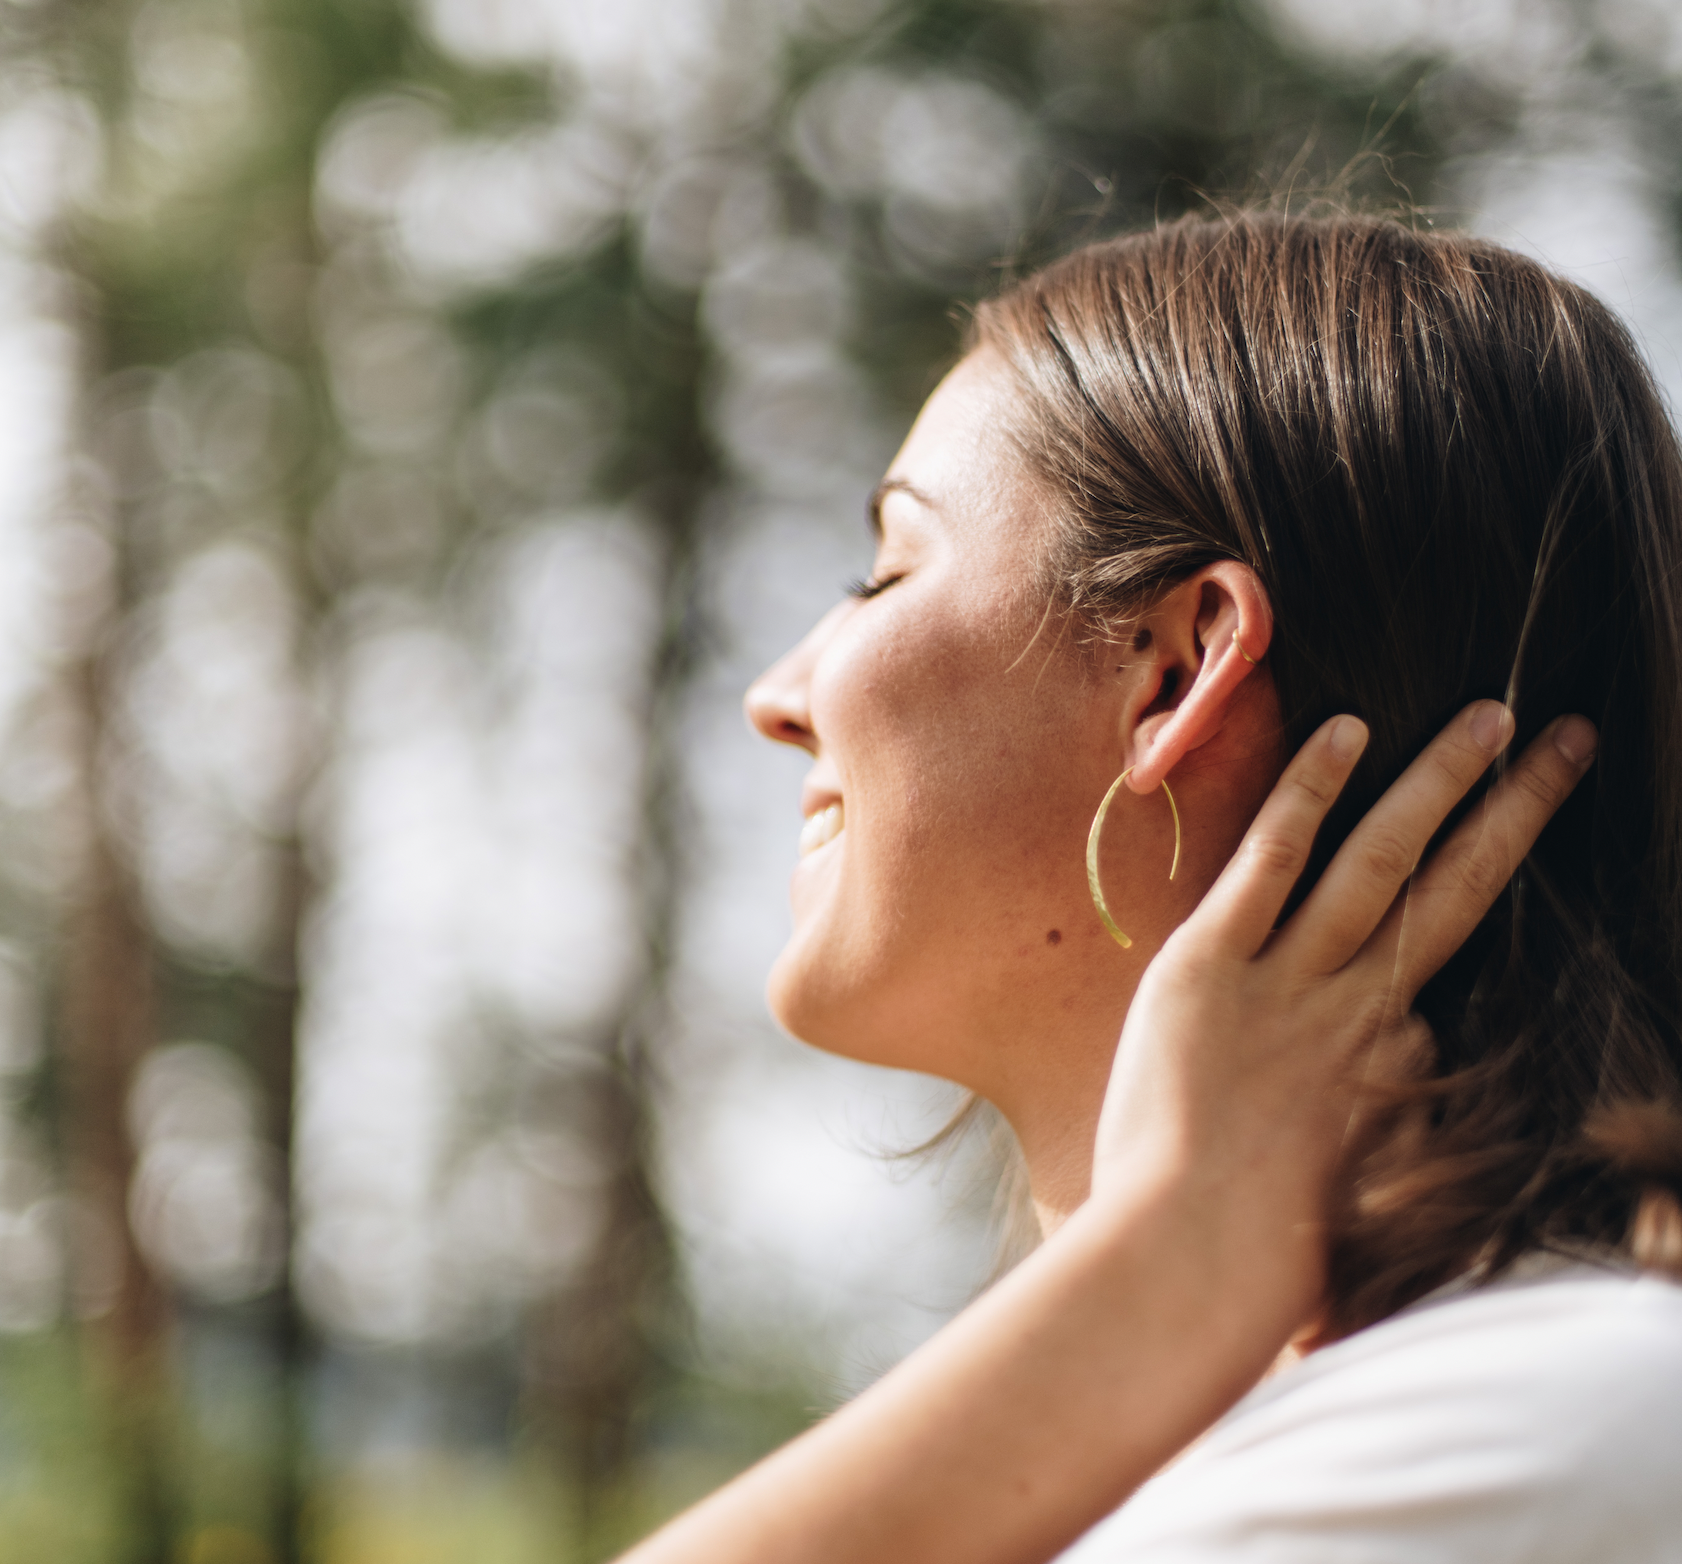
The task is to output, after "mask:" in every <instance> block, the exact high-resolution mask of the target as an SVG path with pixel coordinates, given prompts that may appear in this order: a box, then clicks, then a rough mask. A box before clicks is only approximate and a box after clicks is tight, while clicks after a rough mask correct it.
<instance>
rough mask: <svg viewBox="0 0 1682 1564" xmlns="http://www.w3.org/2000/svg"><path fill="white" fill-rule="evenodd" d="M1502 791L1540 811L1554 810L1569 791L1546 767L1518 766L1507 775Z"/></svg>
mask: <svg viewBox="0 0 1682 1564" xmlns="http://www.w3.org/2000/svg"><path fill="white" fill-rule="evenodd" d="M1502 791H1503V792H1509V791H1510V792H1512V793H1516V794H1517V795H1518V797H1519V799H1520V800H1521V801H1522V802H1524V803H1526V804H1532V805H1534V806H1536V807H1537V808H1538V809H1552V808H1553V807H1554V805H1555V804H1557V803H1558V802H1559V801H1560V799H1561V798H1563V797H1564V796H1565V793H1566V791H1567V790H1566V789H1565V788H1564V787H1562V786H1561V785H1560V782H1559V780H1558V779H1557V778H1556V777H1553V776H1551V775H1550V774H1549V773H1548V770H1547V768H1546V767H1543V766H1518V767H1516V768H1514V769H1513V770H1512V771H1509V772H1508V773H1507V777H1506V781H1505V785H1504V786H1503V788H1502Z"/></svg>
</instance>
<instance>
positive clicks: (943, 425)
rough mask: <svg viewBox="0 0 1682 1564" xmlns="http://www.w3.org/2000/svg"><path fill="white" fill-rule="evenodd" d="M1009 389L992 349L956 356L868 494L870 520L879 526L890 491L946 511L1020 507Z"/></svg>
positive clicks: (1021, 486)
mask: <svg viewBox="0 0 1682 1564" xmlns="http://www.w3.org/2000/svg"><path fill="white" fill-rule="evenodd" d="M1013 392H1014V388H1013V385H1012V382H1011V378H1010V371H1009V369H1008V367H1007V366H1006V364H1005V363H1004V361H1003V359H1001V358H999V357H998V355H997V354H995V353H993V352H991V351H990V350H986V349H983V350H981V351H978V352H975V353H971V354H970V355H969V356H968V357H967V358H965V359H963V360H962V361H961V362H960V363H959V364H958V365H957V367H956V368H954V369H953V370H952V371H951V372H950V373H949V374H948V375H947V376H946V378H945V379H944V380H942V381H941V383H940V384H939V386H937V387H936V388H935V391H934V394H933V395H932V396H931V397H930V398H929V399H928V401H927V402H925V403H924V404H923V410H922V411H921V412H920V413H919V414H918V415H917V421H916V422H915V423H914V424H913V425H912V426H911V432H910V434H908V435H907V436H906V438H905V444H904V445H902V446H901V447H900V450H899V454H898V455H897V456H895V457H894V459H893V461H892V462H891V463H890V464H889V466H888V471H887V475H886V476H885V477H884V478H883V480H882V482H881V483H880V484H879V485H878V486H877V488H876V491H875V493H874V494H873V495H872V496H871V502H870V519H871V523H872V525H873V526H874V527H876V528H877V530H878V531H879V530H880V521H881V511H882V508H883V507H884V506H886V505H888V504H890V503H891V502H892V501H893V497H894V496H895V495H896V494H903V495H906V496H907V497H908V498H909V499H910V500H911V501H913V502H915V503H917V504H920V505H922V506H924V507H926V508H929V509H933V510H936V511H939V512H942V513H944V514H948V515H954V516H955V515H958V514H961V513H963V512H965V511H967V510H972V509H973V508H974V507H975V506H976V505H977V504H978V503H984V502H986V503H991V504H994V505H996V504H998V503H1000V502H1004V503H1005V504H1006V505H1007V507H1008V508H1010V509H1013V510H1014V509H1017V508H1020V507H1021V506H1022V505H1023V503H1024V502H1025V501H1026V500H1028V498H1029V497H1030V495H1029V487H1030V486H1029V483H1028V477H1027V474H1026V472H1025V470H1024V469H1023V466H1022V461H1021V458H1020V456H1019V454H1018V452H1017V450H1016V446H1015V442H1014V440H1013V438H1012V433H1011V429H1012V424H1011V417H1010V414H1011V411H1012V406H1013Z"/></svg>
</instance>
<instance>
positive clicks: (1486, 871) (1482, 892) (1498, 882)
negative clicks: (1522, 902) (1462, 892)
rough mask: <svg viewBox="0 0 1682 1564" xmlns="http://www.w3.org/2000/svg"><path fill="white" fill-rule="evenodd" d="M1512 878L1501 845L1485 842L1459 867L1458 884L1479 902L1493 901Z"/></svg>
mask: <svg viewBox="0 0 1682 1564" xmlns="http://www.w3.org/2000/svg"><path fill="white" fill-rule="evenodd" d="M1512 876H1513V871H1512V864H1511V861H1510V859H1509V857H1508V854H1507V852H1506V851H1505V850H1504V847H1503V845H1502V844H1501V843H1499V842H1496V841H1485V842H1484V843H1483V844H1482V846H1481V848H1480V850H1479V851H1477V852H1475V853H1471V854H1469V855H1468V856H1467V858H1466V861H1465V862H1464V863H1463V864H1461V866H1460V883H1461V885H1462V886H1463V887H1464V888H1465V889H1466V890H1467V891H1468V892H1469V893H1470V894H1471V895H1472V897H1473V898H1474V899H1475V900H1477V901H1479V902H1491V901H1494V900H1495V898H1496V897H1497V896H1499V895H1500V894H1501V887H1502V886H1504V885H1505V884H1506V883H1507V881H1508V880H1510V879H1511V878H1512Z"/></svg>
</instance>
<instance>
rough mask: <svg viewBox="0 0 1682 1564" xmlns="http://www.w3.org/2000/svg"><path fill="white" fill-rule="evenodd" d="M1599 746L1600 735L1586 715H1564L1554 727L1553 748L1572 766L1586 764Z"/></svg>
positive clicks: (1592, 757)
mask: <svg viewBox="0 0 1682 1564" xmlns="http://www.w3.org/2000/svg"><path fill="white" fill-rule="evenodd" d="M1599 747H1600V735H1599V734H1598V733H1596V732H1595V731H1594V724H1593V723H1592V722H1590V721H1589V719H1588V718H1587V717H1566V718H1565V719H1563V720H1562V721H1561V722H1560V725H1559V726H1558V727H1557V728H1555V729H1554V748H1555V749H1557V750H1558V751H1559V752H1560V754H1562V755H1563V756H1564V757H1565V758H1566V759H1567V760H1569V761H1570V762H1571V764H1572V765H1574V766H1586V765H1587V764H1588V763H1589V762H1590V761H1591V760H1593V759H1594V752H1595V750H1597V749H1598V748H1599Z"/></svg>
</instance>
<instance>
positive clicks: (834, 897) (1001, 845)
mask: <svg viewBox="0 0 1682 1564" xmlns="http://www.w3.org/2000/svg"><path fill="white" fill-rule="evenodd" d="M1013 396H1014V389H1013V386H1012V384H1011V379H1010V372H1009V370H1008V368H1007V367H1006V366H1005V365H1004V363H1003V362H1002V361H1000V360H998V359H997V358H995V357H993V356H992V355H989V354H987V353H977V354H973V355H971V356H970V357H969V358H967V359H965V360H964V361H963V362H962V363H961V364H959V366H958V367H957V368H956V369H955V370H954V371H953V372H952V373H951V374H950V375H949V376H948V377H947V378H946V380H945V381H944V382H943V383H942V384H941V386H940V387H939V389H938V390H937V391H936V392H935V394H934V395H933V396H932V397H931V398H930V400H929V402H928V404H927V405H926V406H925V408H924V409H923V411H922V414H921V415H920V416H919V418H918V419H917V422H916V424H915V426H914V427H913V428H912V430H911V433H910V435H909V436H908V438H907V439H906V442H905V445H904V446H903V448H902V449H901V450H900V452H899V454H898V455H897V456H896V457H895V459H894V461H893V463H892V465H891V466H890V467H889V469H888V472H887V475H886V477H885V479H884V482H883V485H882V487H881V489H880V490H879V491H878V506H877V513H878V516H879V539H878V548H877V554H876V559H875V564H874V568H873V572H872V583H873V584H877V585H882V590H881V591H880V592H878V593H876V594H875V595H874V596H872V597H870V598H869V599H868V600H849V601H847V602H844V603H842V604H841V605H840V606H838V607H837V608H835V609H834V610H832V611H831V612H830V613H829V614H828V615H826V616H825V617H824V618H823V619H822V620H821V621H820V622H819V623H818V624H817V625H816V626H815V627H814V629H813V630H812V631H811V633H810V634H809V635H808V636H807V637H806V639H805V640H804V641H802V642H801V643H800V645H799V646H797V647H796V648H795V649H794V650H793V651H791V652H790V653H789V654H788V655H787V656H786V657H784V658H783V659H782V660H781V661H779V662H778V663H777V664H776V665H775V666H774V667H772V668H771V669H769V670H768V671H767V672H766V673H765V674H764V675H763V676H762V677H761V678H760V679H759V681H758V682H757V683H756V684H755V685H754V687H753V689H752V690H751V691H750V692H749V695H748V698H747V708H748V713H749V716H750V718H751V720H752V721H753V722H754V724H755V725H756V726H757V727H758V728H759V729H760V731H762V732H763V733H765V734H766V735H767V736H768V737H771V738H773V739H777V740H779V741H782V742H785V743H792V744H797V745H799V746H800V747H802V748H804V749H805V750H807V751H808V752H809V753H810V754H811V755H812V757H813V766H812V769H811V772H810V774H809V775H808V777H807V780H806V785H805V789H804V794H803V798H802V812H803V813H804V814H805V815H806V816H807V817H808V818H810V817H812V816H814V815H816V814H818V812H819V811H821V810H823V809H825V808H827V807H829V806H830V805H833V804H837V803H839V804H841V805H842V808H843V810H844V820H845V828H844V829H843V830H842V831H841V833H840V834H839V835H838V836H836V837H835V838H834V839H833V840H831V841H829V842H827V843H826V844H825V845H823V846H820V847H818V848H817V849H816V850H815V851H811V852H809V853H808V854H807V855H806V856H805V857H803V858H802V859H801V861H800V863H799V865H798V866H797V868H796V869H795V872H794V876H793V884H792V900H793V907H794V924H795V927H794V934H793V937H792V938H791V939H790V941H789V943H788V945H787V947H786V948H785V950H784V951H783V952H782V954H781V956H780V957H779V958H778V960H777V963H776V965H775V967H774V969H773V971H772V974H771V979H770V985H769V997H770V1003H771V1007H772V1010H773V1012H774V1013H775V1015H776V1016H777V1018H778V1019H779V1020H780V1021H781V1022H782V1024H783V1025H784V1026H785V1027H787V1028H788V1030H789V1031H791V1032H792V1033H793V1034H794V1035H795V1036H797V1037H800V1038H803V1039H804V1040H806V1041H807V1042H809V1043H813V1044H815V1045H817V1046H818V1047H821V1048H825V1049H829V1050H831V1051H833V1052H836V1053H841V1054H847V1055H850V1056H852V1057H855V1058H859V1059H865V1060H869V1061H871V1062H874V1063H879V1064H885V1065H892V1066H896V1067H899V1068H903V1069H910V1070H919V1071H923V1072H926V1073H929V1074H932V1075H937V1076H942V1077H945V1078H947V1079H949V1080H953V1081H956V1082H958V1083H960V1084H961V1085H963V1086H966V1087H969V1088H971V1089H973V1090H974V1091H976V1092H978V1093H980V1094H981V1095H982V1096H983V1097H985V1098H987V1099H988V1100H989V1101H990V1102H992V1103H993V1104H995V1105H996V1106H997V1107H998V1108H999V1110H1000V1111H1001V1112H1002V1113H1003V1114H1004V1115H1005V1117H1006V1118H1007V1119H1008V1121H1009V1122H1010V1124H1011V1125H1012V1127H1013V1128H1014V1130H1015V1131H1016V1134H1017V1136H1018V1138H1019V1140H1020V1142H1021V1144H1022V1148H1023V1151H1024V1154H1025V1156H1026V1158H1027V1163H1028V1168H1029V1174H1030V1178H1031V1181H1032V1186H1033V1191H1034V1198H1035V1202H1036V1205H1037V1206H1038V1208H1039V1210H1040V1213H1041V1217H1042V1220H1043V1221H1044V1222H1045V1223H1046V1225H1047V1226H1055V1225H1056V1224H1057V1223H1058V1222H1059V1221H1060V1220H1061V1219H1062V1218H1063V1217H1064V1216H1066V1215H1067V1213H1068V1212H1070V1211H1071V1210H1073V1209H1074V1208H1075V1207H1076V1206H1078V1205H1079V1204H1080V1203H1081V1201H1082V1200H1084V1199H1085V1198H1086V1195H1087V1191H1088V1188H1089V1185H1090V1179H1091V1158H1092V1144H1093V1135H1094V1131H1095V1127H1096V1124H1097V1119H1098V1111H1099V1107H1100V1104H1101V1102H1102V1099H1103V1095H1104V1089H1105V1085H1106V1083H1107V1081H1108V1079H1109V1074H1110V1067H1111V1062H1112V1058H1113V1056H1114V1053H1115V1048H1116V1040H1117V1038H1118V1037H1119V1035H1120V1033H1121V1028H1122V1023H1123V1021H1124V1019H1125V1017H1126V1014H1127V1010H1128V1006H1129V1003H1130V1002H1131V1000H1132V997H1133V994H1134V990H1135V988H1136V987H1137V984H1138V982H1139V978H1140V976H1141V974H1142V973H1143V971H1144V969H1145V966H1146V965H1147V963H1148V962H1149V961H1150V959H1151V957H1152V956H1153V955H1154V954H1155V953H1156V952H1157V950H1158V949H1159V948H1160V947H1161V945H1162V942H1163V941H1164V939H1166V938H1167V936H1168V934H1169V933H1170V932H1171V931H1172V930H1173V929H1174V928H1175V927H1176V926H1177V925H1178V924H1179V923H1180V922H1181V921H1182V920H1183V919H1184V918H1185V917H1186V916H1187V915H1188V914H1189V913H1190V912H1191V910H1192V909H1193V908H1194V907H1195V906H1196V905H1197V903H1198V901H1199V900H1200V899H1201V898H1202V896H1203V894H1204V892H1205V891H1206V890H1207V889H1208V887H1209V885H1210V884H1211V883H1212V882H1213V880H1214V878H1215V876H1216V875H1217V873H1218V872H1219V871H1220V869H1221V868H1222V866H1223V865H1224V864H1225V863H1226V862H1227V860H1228V859H1229V858H1230V857H1231V855H1232V853H1233V851H1234V849H1235V847H1236V846H1237V844H1238V842H1239V839H1240V837H1241V836H1242V834H1243V832H1244V830H1245V828H1246V826H1247V825H1248V824H1249V822H1250V821H1251V819H1252V818H1253V817H1254V815H1255V813H1256V811H1257V809H1258V808H1259V807H1260V805H1261V803H1262V800H1263V799H1264V798H1265V797H1266V795H1267V793H1268V790H1269V789H1270V788H1271V786H1272V785H1273V783H1274V781H1275V780H1276V778H1277V777H1278V775H1279V772H1280V770H1281V768H1282V766H1283V763H1284V760H1285V758H1286V757H1285V754H1284V750H1283V747H1282V743H1281V738H1280V724H1279V710H1278V702H1277V699H1276V696H1275V693H1274V689H1273V684H1272V681H1271V679H1270V677H1269V675H1268V673H1267V669H1266V666H1265V663H1264V662H1263V663H1261V666H1257V665H1256V664H1255V663H1252V662H1251V661H1250V660H1249V658H1254V659H1257V661H1258V662H1261V659H1263V658H1264V656H1265V653H1266V649H1267V643H1268V640H1269V637H1270V635H1271V633H1272V621H1271V616H1270V614H1269V611H1268V605H1267V601H1266V597H1265V593H1264V592H1263V591H1262V589H1261V586H1260V584H1259V582H1258V581H1257V579H1256V577H1255V576H1254V574H1253V573H1252V572H1251V571H1249V570H1248V569H1247V568H1246V567H1244V566H1242V565H1238V564H1236V563H1222V564H1218V565H1215V566H1212V567H1209V568H1208V569H1205V570H1203V571H1200V572H1198V573H1197V574H1196V575H1195V576H1193V577H1191V578H1190V579H1189V580H1187V581H1185V582H1183V583H1181V584H1180V585H1179V586H1177V587H1176V588H1175V589H1174V590H1173V591H1172V592H1171V593H1169V594H1167V595H1166V596H1165V597H1164V598H1162V599H1161V600H1160V601H1158V602H1157V603H1155V604H1154V605H1152V606H1151V607H1150V608H1149V610H1148V611H1147V612H1145V613H1143V614H1142V615H1141V617H1140V618H1139V619H1138V620H1137V621H1136V622H1134V623H1133V624H1130V625H1128V626H1126V627H1125V628H1124V629H1123V631H1122V632H1121V633H1120V637H1119V639H1115V640H1104V639H1101V638H1096V637H1094V636H1093V635H1092V634H1091V633H1090V632H1089V631H1086V630H1084V629H1083V628H1082V627H1081V626H1079V625H1077V624H1076V623H1074V622H1072V621H1071V620H1070V619H1069V618H1068V616H1066V615H1064V614H1061V613H1059V612H1057V611H1055V609H1054V608H1053V605H1051V604H1050V603H1049V602H1048V601H1047V596H1046V592H1045V589H1044V588H1043V586H1041V585H1040V584H1039V582H1040V573H1039V570H1038V566H1039V563H1040V561H1041V559H1042V557H1043V554H1044V551H1045V549H1046V547H1047V545H1048V543H1049V541H1050V539H1051V536H1052V528H1053V526H1054V523H1055V517H1054V513H1053V506H1052V504H1051V503H1050V501H1049V500H1048V498H1047V497H1046V496H1045V495H1044V494H1043V493H1042V491H1041V490H1040V489H1039V487H1038V486H1037V485H1036V484H1035V483H1034V481H1033V480H1032V479H1031V477H1030V475H1029V474H1028V472H1027V471H1026V470H1025V468H1024V466H1023V464H1022V461H1021V458H1020V457H1019V456H1018V454H1017V452H1016V448H1015V445H1014V443H1013V441H1012V440H1011V439H1010V437H1009V434H1008V430H1009V427H1010V418H1011V416H1012V398H1013ZM1235 633H1236V635H1237V636H1238V639H1239V642H1240V644H1242V646H1243V648H1244V649H1245V651H1246V652H1247V653H1248V654H1249V657H1248V658H1247V657H1245V656H1242V655H1241V654H1240V652H1239V650H1238V648H1237V646H1235V645H1234V642H1233V637H1234V634H1235ZM1129 766H1132V767H1134V768H1136V769H1135V771H1134V773H1133V775H1132V776H1131V777H1130V778H1129V780H1128V784H1127V785H1126V786H1124V787H1123V788H1122V789H1121V791H1120V792H1119V793H1118V795H1117V797H1116V800H1115V802H1114V803H1113V804H1112V806H1111V809H1110V813H1109V820H1108V824H1107V826H1106V831H1105V838H1104V848H1105V850H1104V855H1103V878H1104V884H1105V888H1106V893H1107V896H1108V899H1109V902H1110V906H1111V909H1112V911H1113V912H1114V914H1115V916H1116V918H1117V920H1118V922H1119V923H1120V925H1121V927H1122V928H1123V929H1124V930H1126V931H1127V933H1128V934H1129V935H1130V936H1131V937H1132V940H1133V945H1132V947H1131V949H1128V950H1123V949H1122V948H1121V947H1120V946H1119V945H1118V944H1117V943H1116V942H1115V941H1114V940H1113V939H1112V938H1111V937H1110V935H1109V934H1108V933H1107V932H1106V931H1105V929H1104V927H1103V926H1102V924H1101V923H1100V922H1099V920H1098V917H1097V915H1096V913H1095V912H1094V910H1093V907H1092V903H1091V901H1090V899H1089V896H1088V893H1087V887H1086V876H1085V862H1084V855H1085V847H1086V836H1087V831H1088V828H1089V826H1090V824H1091V820H1092V816H1093V812H1094V810H1095V809H1096V808H1097V805H1098V802H1099V800H1100V799H1101V798H1102V797H1103V795H1104V792H1105V790H1106V789H1107V788H1108V787H1109V785H1110V783H1111V782H1112V781H1113V780H1114V779H1115V777H1116V776H1117V775H1118V773H1120V772H1121V771H1122V770H1123V769H1124V768H1126V767H1129ZM1164 775H1166V776H1167V778H1168V780H1169V783H1170V785H1171V787H1172V788H1173V790H1174V794H1175V797H1176V800H1177V802H1178V804H1179V808H1180V814H1181V819H1182V822H1183V825H1184V848H1183V852H1182V856H1181V860H1180V866H1179V871H1178V874H1177V875H1176V877H1175V879H1174V881H1173V882H1172V883H1170V882H1169V879H1168V870H1169V865H1170V862H1171V860H1172V856H1173V841H1174V838H1173V827H1172V821H1171V817H1170V814H1169V810H1168V806H1167V802H1166V800H1165V798H1164V796H1163V794H1162V791H1161V789H1160V787H1159V786H1158V783H1159V782H1160V780H1161V779H1162V777H1163V776H1164ZM791 825H792V822H791Z"/></svg>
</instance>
